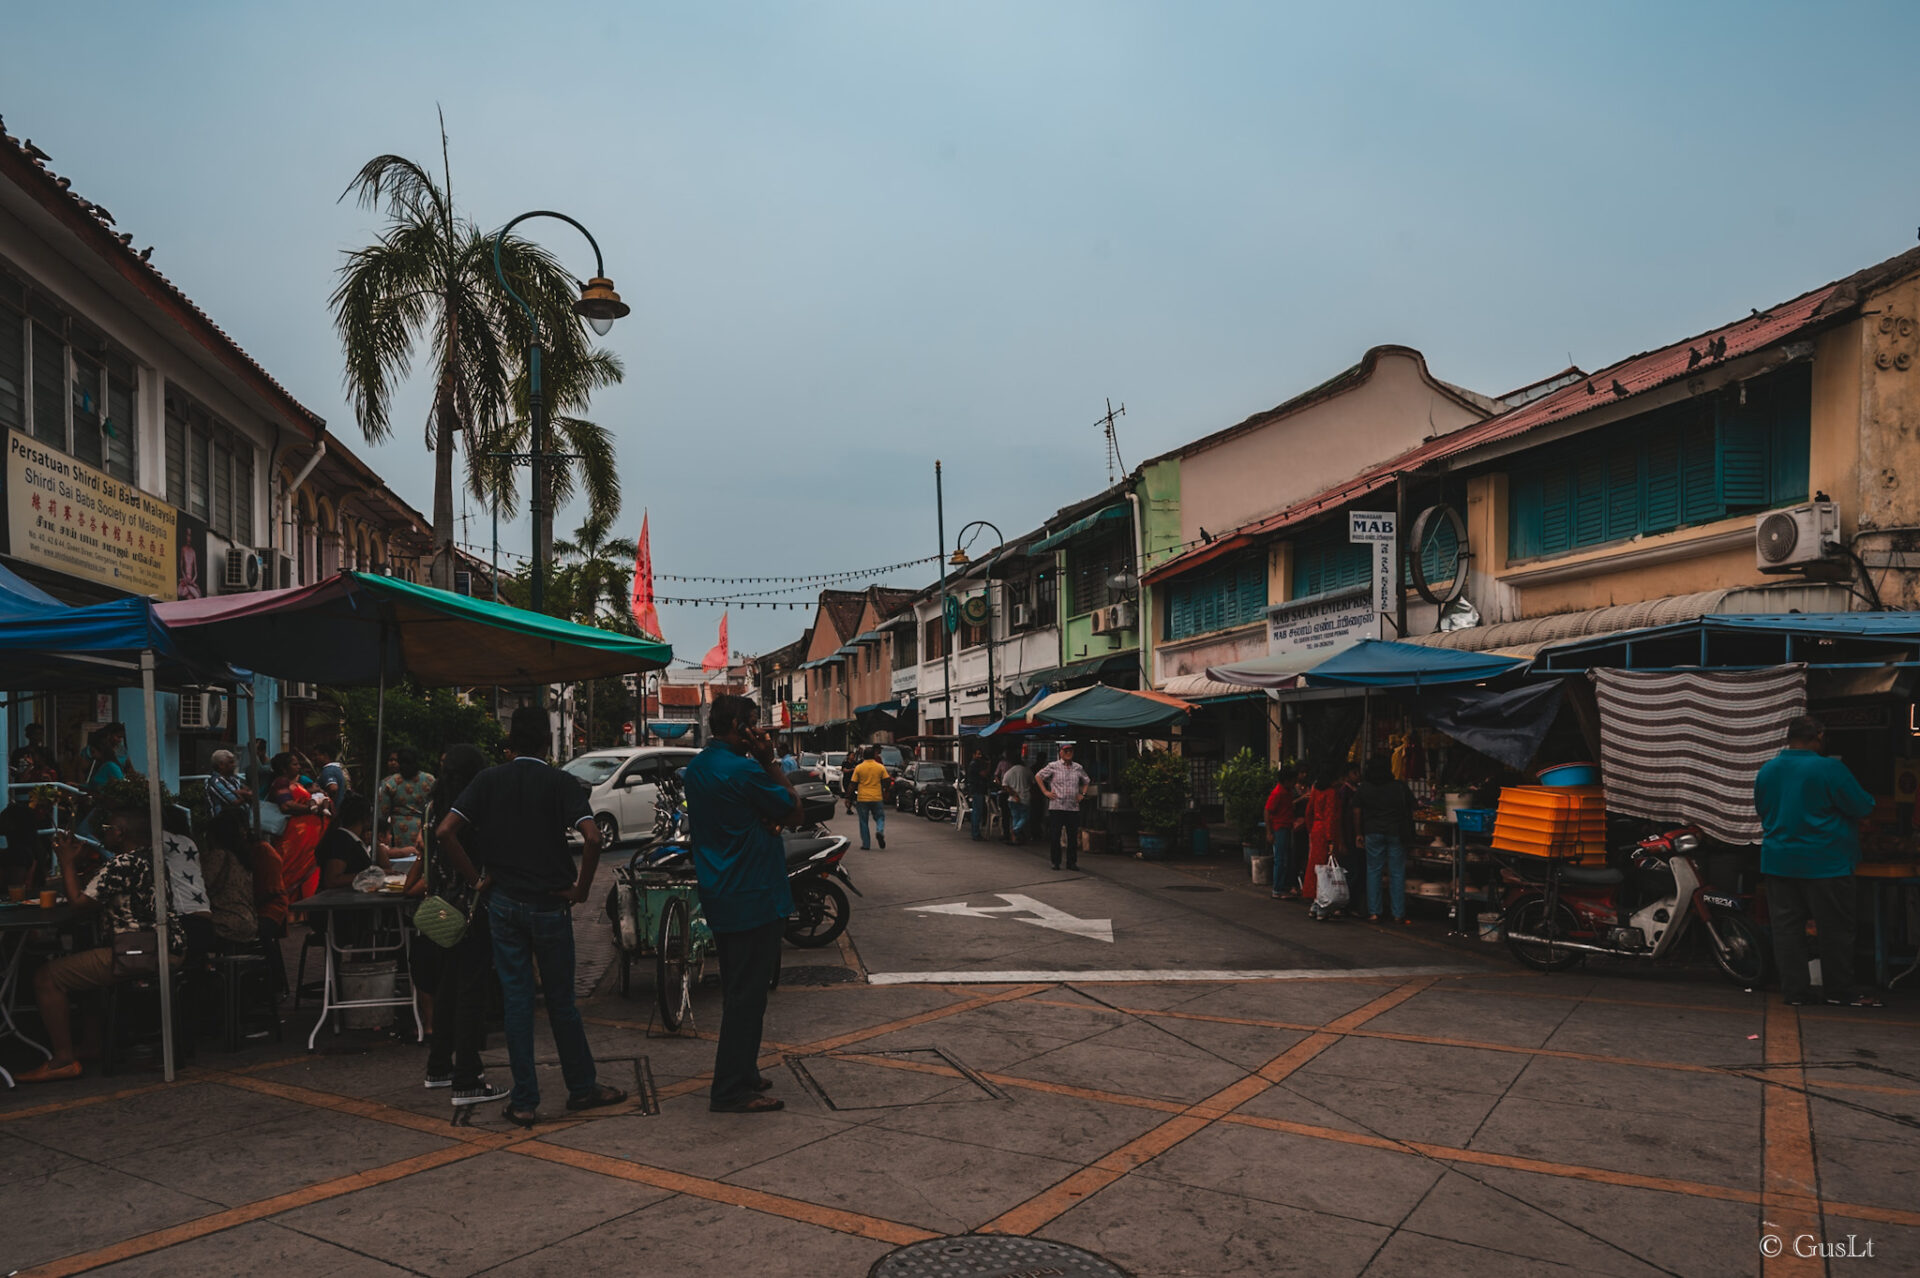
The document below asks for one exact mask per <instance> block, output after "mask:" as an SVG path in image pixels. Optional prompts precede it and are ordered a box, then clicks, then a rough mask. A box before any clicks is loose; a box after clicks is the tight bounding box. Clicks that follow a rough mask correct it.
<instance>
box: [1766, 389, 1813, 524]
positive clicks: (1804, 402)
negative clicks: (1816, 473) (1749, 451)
mask: <svg viewBox="0 0 1920 1278" xmlns="http://www.w3.org/2000/svg"><path fill="white" fill-rule="evenodd" d="M1779 379H1780V384H1779V387H1778V389H1777V391H1776V393H1775V398H1774V411H1773V431H1772V434H1773V438H1772V441H1771V443H1772V461H1773V474H1772V476H1771V479H1772V488H1771V490H1770V491H1769V493H1768V501H1767V504H1768V505H1769V506H1791V505H1792V504H1793V503H1795V502H1798V501H1805V500H1806V499H1807V454H1808V453H1809V451H1811V449H1812V446H1813V445H1812V441H1813V370H1812V369H1810V368H1802V367H1800V366H1798V365H1796V366H1794V367H1793V368H1789V369H1787V370H1785V371H1783V372H1782V373H1780V375H1779Z"/></svg>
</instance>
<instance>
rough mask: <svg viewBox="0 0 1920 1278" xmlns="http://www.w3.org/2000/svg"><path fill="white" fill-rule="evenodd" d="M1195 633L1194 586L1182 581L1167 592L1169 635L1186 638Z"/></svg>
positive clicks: (1174, 637) (1170, 636)
mask: <svg viewBox="0 0 1920 1278" xmlns="http://www.w3.org/2000/svg"><path fill="white" fill-rule="evenodd" d="M1193 633H1194V629H1193V587H1192V586H1191V585H1188V584H1187V583H1185V582H1181V583H1179V584H1178V585H1175V586H1174V587H1173V589H1171V590H1169V591H1168V592H1167V637H1168V638H1169V639H1184V638H1185V637H1186V636H1188V635H1190V634H1193Z"/></svg>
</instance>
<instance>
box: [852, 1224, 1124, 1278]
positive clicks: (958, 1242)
mask: <svg viewBox="0 0 1920 1278" xmlns="http://www.w3.org/2000/svg"><path fill="white" fill-rule="evenodd" d="M1029 1274H1035V1275H1038V1274H1046V1275H1048V1276H1049V1278H1052V1276H1053V1275H1056V1274H1057V1275H1059V1278H1127V1275H1126V1273H1125V1271H1124V1270H1121V1269H1120V1268H1118V1267H1117V1266H1115V1265H1114V1264H1112V1263H1111V1262H1109V1261H1105V1260H1102V1259H1101V1258H1100V1257H1098V1256H1096V1255H1094V1254H1093V1253H1092V1252H1090V1251H1081V1250H1080V1249H1079V1248H1078V1247H1069V1246H1067V1245H1066V1244H1065V1243H1057V1242H1046V1241H1044V1240H1043V1239H1039V1238H1009V1237H1003V1236H1001V1235H998V1234H962V1235H961V1236H960V1237H958V1238H934V1239H931V1240H929V1241H927V1242H921V1243H914V1244H913V1245H912V1246H909V1247H902V1248H901V1249H900V1250H898V1251H890V1252H888V1253H887V1254H886V1255H884V1256H882V1257H880V1259H879V1260H877V1261H875V1262H874V1266H873V1268H872V1269H870V1270H868V1271H867V1278H1026V1275H1029Z"/></svg>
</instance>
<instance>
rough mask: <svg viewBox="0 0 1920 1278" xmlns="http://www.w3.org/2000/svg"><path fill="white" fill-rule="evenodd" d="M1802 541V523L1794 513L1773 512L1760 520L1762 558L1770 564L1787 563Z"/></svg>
mask: <svg viewBox="0 0 1920 1278" xmlns="http://www.w3.org/2000/svg"><path fill="white" fill-rule="evenodd" d="M1799 542H1800V525H1798V524H1796V523H1795V522H1794V520H1793V516H1792V515H1785V514H1778V513H1776V514H1772V515H1768V516H1767V517H1766V518H1765V519H1763V520H1761V521H1760V539H1759V546H1760V558H1761V559H1763V560H1765V561H1766V562H1767V563H1770V564H1781V563H1785V562H1786V561H1787V559H1788V558H1789V557H1790V556H1791V555H1792V554H1793V548H1794V547H1795V546H1796V545H1798V544H1799Z"/></svg>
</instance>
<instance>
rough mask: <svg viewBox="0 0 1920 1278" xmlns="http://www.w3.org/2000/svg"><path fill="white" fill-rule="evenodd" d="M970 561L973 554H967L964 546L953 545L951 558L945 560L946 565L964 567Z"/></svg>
mask: <svg viewBox="0 0 1920 1278" xmlns="http://www.w3.org/2000/svg"><path fill="white" fill-rule="evenodd" d="M972 562H973V556H972V555H969V554H968V553H967V552H966V549H965V547H962V546H955V547H954V548H953V558H951V559H949V560H947V567H949V568H965V567H966V566H967V565H968V564H970V563H972Z"/></svg>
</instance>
